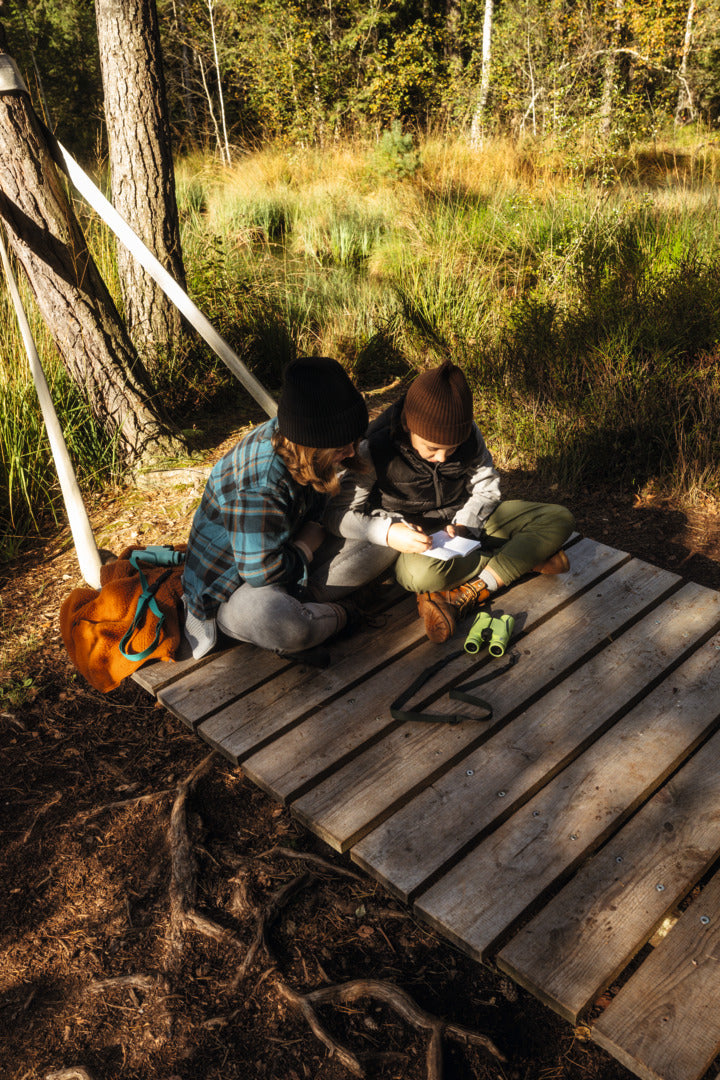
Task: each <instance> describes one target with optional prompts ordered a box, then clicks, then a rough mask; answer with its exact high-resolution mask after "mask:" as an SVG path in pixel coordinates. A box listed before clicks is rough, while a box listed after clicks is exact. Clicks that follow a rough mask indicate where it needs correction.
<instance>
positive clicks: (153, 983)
mask: <svg viewBox="0 0 720 1080" xmlns="http://www.w3.org/2000/svg"><path fill="white" fill-rule="evenodd" d="M126 989H127V990H142V991H143V993H145V994H149V993H151V992H152V991H153V990H157V989H161V990H164V991H165V992H167V989H168V988H167V984H166V983H165V980H164V979H157V978H156V977H155V976H153V975H116V976H115V977H114V978H111V979H93V981H92V982H91V983H90V985H89V986H88V993H90V994H103V993H104V992H105V991H106V990H126Z"/></svg>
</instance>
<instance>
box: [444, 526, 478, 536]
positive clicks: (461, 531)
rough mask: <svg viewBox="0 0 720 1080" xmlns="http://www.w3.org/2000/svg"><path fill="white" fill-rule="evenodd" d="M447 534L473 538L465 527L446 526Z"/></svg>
mask: <svg viewBox="0 0 720 1080" xmlns="http://www.w3.org/2000/svg"><path fill="white" fill-rule="evenodd" d="M445 532H446V533H447V534H448V536H466V537H467V536H472V533H471V532H470V530H469V529H467V528H466V527H465V526H464V525H446V526H445Z"/></svg>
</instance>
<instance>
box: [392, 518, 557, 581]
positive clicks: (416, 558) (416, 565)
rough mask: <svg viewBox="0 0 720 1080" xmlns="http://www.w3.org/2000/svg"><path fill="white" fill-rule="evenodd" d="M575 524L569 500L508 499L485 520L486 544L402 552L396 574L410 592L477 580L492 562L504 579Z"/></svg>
mask: <svg viewBox="0 0 720 1080" xmlns="http://www.w3.org/2000/svg"><path fill="white" fill-rule="evenodd" d="M574 528H575V520H574V518H573V516H572V514H571V513H570V511H569V510H566V509H565V507H564V506H556V505H554V504H553V503H530V502H523V501H522V500H520V499H508V500H507V502H501V503H500V505H499V506H498V508H497V509H496V510H495V511H494V512H493V513H492V514H491V515H490V517H489V518H488V519H487V521H486V522H485V528H484V530H483V535H482V541H483V546H482V547H481V548H478V549H477V550H476V551H471V552H470V554H469V555H463V556H459V557H458V558H456V559H448V560H447V561H444V560H442V559H429V558H428V557H427V555H400V556H399V557H398V560H397V562H396V563H395V576H396V578H397V580H398V582H399V583H400V584H401V585H402V587H403V588H404V589H407V590H408V592H437V591H439V590H440V589H452V588H454V587H455V586H456V585H462V584H463V583H464V582H466V581H473V580H474V579H475V578H476V577H477V576H478V575H479V573H480V571H481V570H484V569H485V567H486V566H489V567H490V569H491V570H492V571H493V573H494V574H495V575H496V577H497V578H499V580H500V581H502V583H503V584H504V585H509V584H510V582H511V581H515V580H516V578H519V577H522V575H523V574H527V573H528V571H529V570H532V568H533V567H534V566H537V564H538V563H541V562H544V561H545V559H549V558H550V556H551V555H554V554H555V552H556V551H557V550H558V548H561V547H562V546H563V544H564V543H565V541H566V540H567V538H568V537H569V536H570V534H571V532H572V531H573V529H574Z"/></svg>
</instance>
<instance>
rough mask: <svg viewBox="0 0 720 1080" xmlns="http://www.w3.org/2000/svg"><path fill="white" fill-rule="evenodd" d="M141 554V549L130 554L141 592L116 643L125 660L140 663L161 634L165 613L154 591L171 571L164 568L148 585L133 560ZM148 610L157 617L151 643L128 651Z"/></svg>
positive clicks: (156, 644)
mask: <svg viewBox="0 0 720 1080" xmlns="http://www.w3.org/2000/svg"><path fill="white" fill-rule="evenodd" d="M142 554H143V553H142V552H141V551H140V552H136V551H134V552H133V553H132V555H131V556H130V562H131V563H132V564H133V566H134V567H135V568H136V570H137V572H138V574H139V575H140V585H141V586H142V592H141V593H140V598H139V600H138V602H137V607H136V608H135V618H134V619H133V621H132V624H131V626H130V627H129V629H128V630H127V632H126V633H125V634H124V635H123V638H122V640H121V642H120V644H119V645H118V648H119V649H120V655H121V656H124V657H125V659H126V660H130V662H131V663H133V664H140V663H142V661H143V660H147V658H148V656H150V655H151V654H152V653H153V652H154V651H155V649H156V648H157V647H158V645H159V644H160V637H161V634H162V628H163V624H164V622H165V615H164V614H163V612H162V611H161V610H160V608H159V606H158V602H157V600H156V599H155V593H156V592H157V590H158V589H159V587H160V586H161V585H162V583H163V581H165V579H166V578H167V577H168V576H169V575H170V573H171V571H170V570H166V571H165V573H164V574H161V575H160V577H159V578H158V579H157V581H156V582H155V583H154V584H153V585H148V581H147V578H146V577H145V575H144V574H143V572H142V569H141V568H140V566H139V565H138V563H137V562H135V561H134V556H135V555H139V556H140V557H142ZM148 610H150V611H151V612H152V614H153V615H154V616H155V618H156V619H157V626H156V627H155V637H154V639H153V641H152V643H151V644H150V645H148V647H147V649H143V651H142V652H139V653H129V652H128V651H127V649H128V646H129V644H130V639H131V638H132V636H133V634H134V633H135V631H136V630H138V629H139V628H140V627H141V626H142V625H143V624H144V622H145V619H146V617H147V613H148Z"/></svg>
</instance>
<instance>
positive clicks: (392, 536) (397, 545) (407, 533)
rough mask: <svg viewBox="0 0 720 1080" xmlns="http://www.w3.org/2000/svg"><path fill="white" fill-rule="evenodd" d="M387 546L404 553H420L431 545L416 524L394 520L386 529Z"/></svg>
mask: <svg viewBox="0 0 720 1080" xmlns="http://www.w3.org/2000/svg"><path fill="white" fill-rule="evenodd" d="M387 542H388V547H391V548H394V549H395V551H401V552H402V553H403V554H405V555H420V554H421V553H422V552H423V551H427V550H428V548H430V547H432V541H431V539H430V537H429V536H428V535H427V534H426V533H424V532H423V531H422V529H421V528H419V526H417V525H408V523H407V522H406V521H395V522H393V524H392V525H391V526H390V528H389V529H388V534H387Z"/></svg>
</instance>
